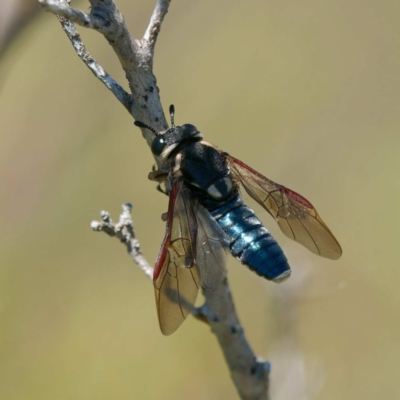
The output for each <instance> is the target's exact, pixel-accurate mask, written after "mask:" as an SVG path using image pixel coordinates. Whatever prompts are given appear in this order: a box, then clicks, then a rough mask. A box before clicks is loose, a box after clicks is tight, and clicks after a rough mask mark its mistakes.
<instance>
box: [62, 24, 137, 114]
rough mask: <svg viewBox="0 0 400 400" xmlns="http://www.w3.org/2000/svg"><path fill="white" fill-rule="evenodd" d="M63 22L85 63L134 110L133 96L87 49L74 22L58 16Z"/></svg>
mask: <svg viewBox="0 0 400 400" xmlns="http://www.w3.org/2000/svg"><path fill="white" fill-rule="evenodd" d="M57 17H58V20H59V21H60V23H61V26H62V29H63V31H64V32H65V33H66V34H67V36H68V39H69V40H70V41H71V43H72V46H73V47H74V49H75V51H76V54H78V56H79V58H80V59H81V60H82V61H83V62H84V63H85V65H86V66H87V67H88V68H89V69H90V70H91V71H92V72H93V74H94V76H95V77H96V78H97V79H99V80H100V81H101V82H103V83H104V85H106V87H107V88H108V89H110V90H111V92H112V93H114V95H115V97H116V98H117V99H118V100H119V101H120V102H121V103H122V105H123V106H124V107H125V108H126V109H127V110H128V112H129V113H130V114H131V112H132V103H133V100H132V96H131V95H130V94H129V93H128V92H126V91H125V90H124V89H123V88H122V86H121V85H119V84H118V83H117V82H116V81H115V80H114V79H113V78H112V77H111V76H110V75H109V74H108V73H107V72H106V71H104V69H103V67H102V66H101V65H100V64H99V63H98V62H97V61H96V60H95V59H94V58H93V57H92V55H91V54H90V53H89V52H88V51H87V50H86V47H85V45H84V44H83V42H82V39H81V36H80V35H79V33H78V31H77V30H76V28H75V26H74V24H73V23H72V22H71V21H69V20H68V19H66V18H64V17H60V16H57Z"/></svg>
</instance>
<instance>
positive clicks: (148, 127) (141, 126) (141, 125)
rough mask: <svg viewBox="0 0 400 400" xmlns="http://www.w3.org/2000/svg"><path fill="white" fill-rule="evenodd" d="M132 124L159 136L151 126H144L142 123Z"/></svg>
mask: <svg viewBox="0 0 400 400" xmlns="http://www.w3.org/2000/svg"><path fill="white" fill-rule="evenodd" d="M134 124H135V125H136V126H138V127H139V128H146V129H149V130H150V131H152V132H154V133H155V134H156V135H157V136H158V135H159V133H158V132H156V130H155V129H153V128H152V127H151V126H149V125H147V124H145V123H144V122H142V121H135V122H134Z"/></svg>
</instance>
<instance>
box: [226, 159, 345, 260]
mask: <svg viewBox="0 0 400 400" xmlns="http://www.w3.org/2000/svg"><path fill="white" fill-rule="evenodd" d="M223 155H224V156H225V159H226V161H227V163H228V165H229V167H230V169H231V173H232V175H233V177H234V178H236V179H237V180H238V181H239V182H240V183H241V184H242V185H243V187H244V188H245V190H246V192H247V193H248V194H249V195H250V196H251V197H252V198H253V199H254V200H255V201H257V203H259V204H260V205H261V206H262V207H263V208H265V209H266V210H267V211H268V212H269V213H270V214H271V215H272V217H273V218H275V220H276V222H277V223H278V225H279V227H280V228H281V230H282V232H283V233H284V234H285V235H286V236H288V237H289V238H290V239H293V240H295V241H296V242H298V243H300V244H302V245H303V246H305V247H306V248H307V249H309V250H310V251H312V252H313V253H315V254H317V255H320V256H322V257H326V258H330V259H332V260H336V259H338V258H339V257H340V256H341V255H342V249H341V247H340V245H339V243H338V241H337V240H336V239H335V237H334V236H333V234H332V232H331V231H330V230H329V228H328V227H327V226H326V225H325V223H324V222H323V221H322V219H321V217H320V216H319V215H318V213H317V210H316V209H315V208H314V207H313V205H312V204H311V203H310V202H309V201H308V200H306V199H305V198H304V197H302V196H300V195H299V194H298V193H296V192H293V191H292V190H290V189H287V188H286V187H284V186H282V185H279V184H277V183H275V182H273V181H271V180H269V179H268V178H266V177H265V176H263V175H261V174H260V173H258V172H257V171H255V170H254V169H252V168H250V167H249V166H248V165H246V164H244V163H243V162H242V161H240V160H238V159H237V158H234V157H232V156H230V155H228V154H227V153H223Z"/></svg>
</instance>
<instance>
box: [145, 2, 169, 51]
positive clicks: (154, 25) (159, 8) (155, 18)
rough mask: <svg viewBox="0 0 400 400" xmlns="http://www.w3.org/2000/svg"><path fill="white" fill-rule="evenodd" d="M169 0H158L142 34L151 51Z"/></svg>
mask: <svg viewBox="0 0 400 400" xmlns="http://www.w3.org/2000/svg"><path fill="white" fill-rule="evenodd" d="M170 3H171V0H158V1H157V4H156V7H155V9H154V11H153V15H152V16H151V18H150V23H149V26H148V27H147V29H146V32H145V34H144V36H143V39H144V40H145V41H146V42H147V43H148V44H149V46H150V47H151V49H152V51H154V46H155V45H156V41H157V37H158V34H159V33H160V29H161V24H162V22H163V20H164V17H165V15H166V14H167V12H168V7H169V4H170Z"/></svg>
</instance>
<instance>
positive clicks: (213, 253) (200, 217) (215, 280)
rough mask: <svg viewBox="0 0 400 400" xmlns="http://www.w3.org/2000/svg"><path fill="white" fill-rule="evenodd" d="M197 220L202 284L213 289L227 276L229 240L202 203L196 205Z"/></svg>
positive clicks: (198, 256)
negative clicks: (226, 265)
mask: <svg viewBox="0 0 400 400" xmlns="http://www.w3.org/2000/svg"><path fill="white" fill-rule="evenodd" d="M194 213H195V216H196V220H197V238H196V263H197V265H198V266H199V272H200V280H201V284H202V286H203V287H204V288H205V289H209V290H213V289H215V288H216V287H217V286H218V284H219V283H221V281H222V279H223V278H224V277H225V274H226V270H225V263H226V256H227V252H226V250H227V249H228V244H229V240H228V237H227V236H226V234H225V232H224V231H223V230H222V228H221V227H220V226H219V224H218V222H217V221H216V220H215V219H214V218H213V217H212V216H211V214H210V213H209V212H208V211H207V210H206V209H205V208H204V207H203V206H202V205H200V204H196V205H195V206H194Z"/></svg>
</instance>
